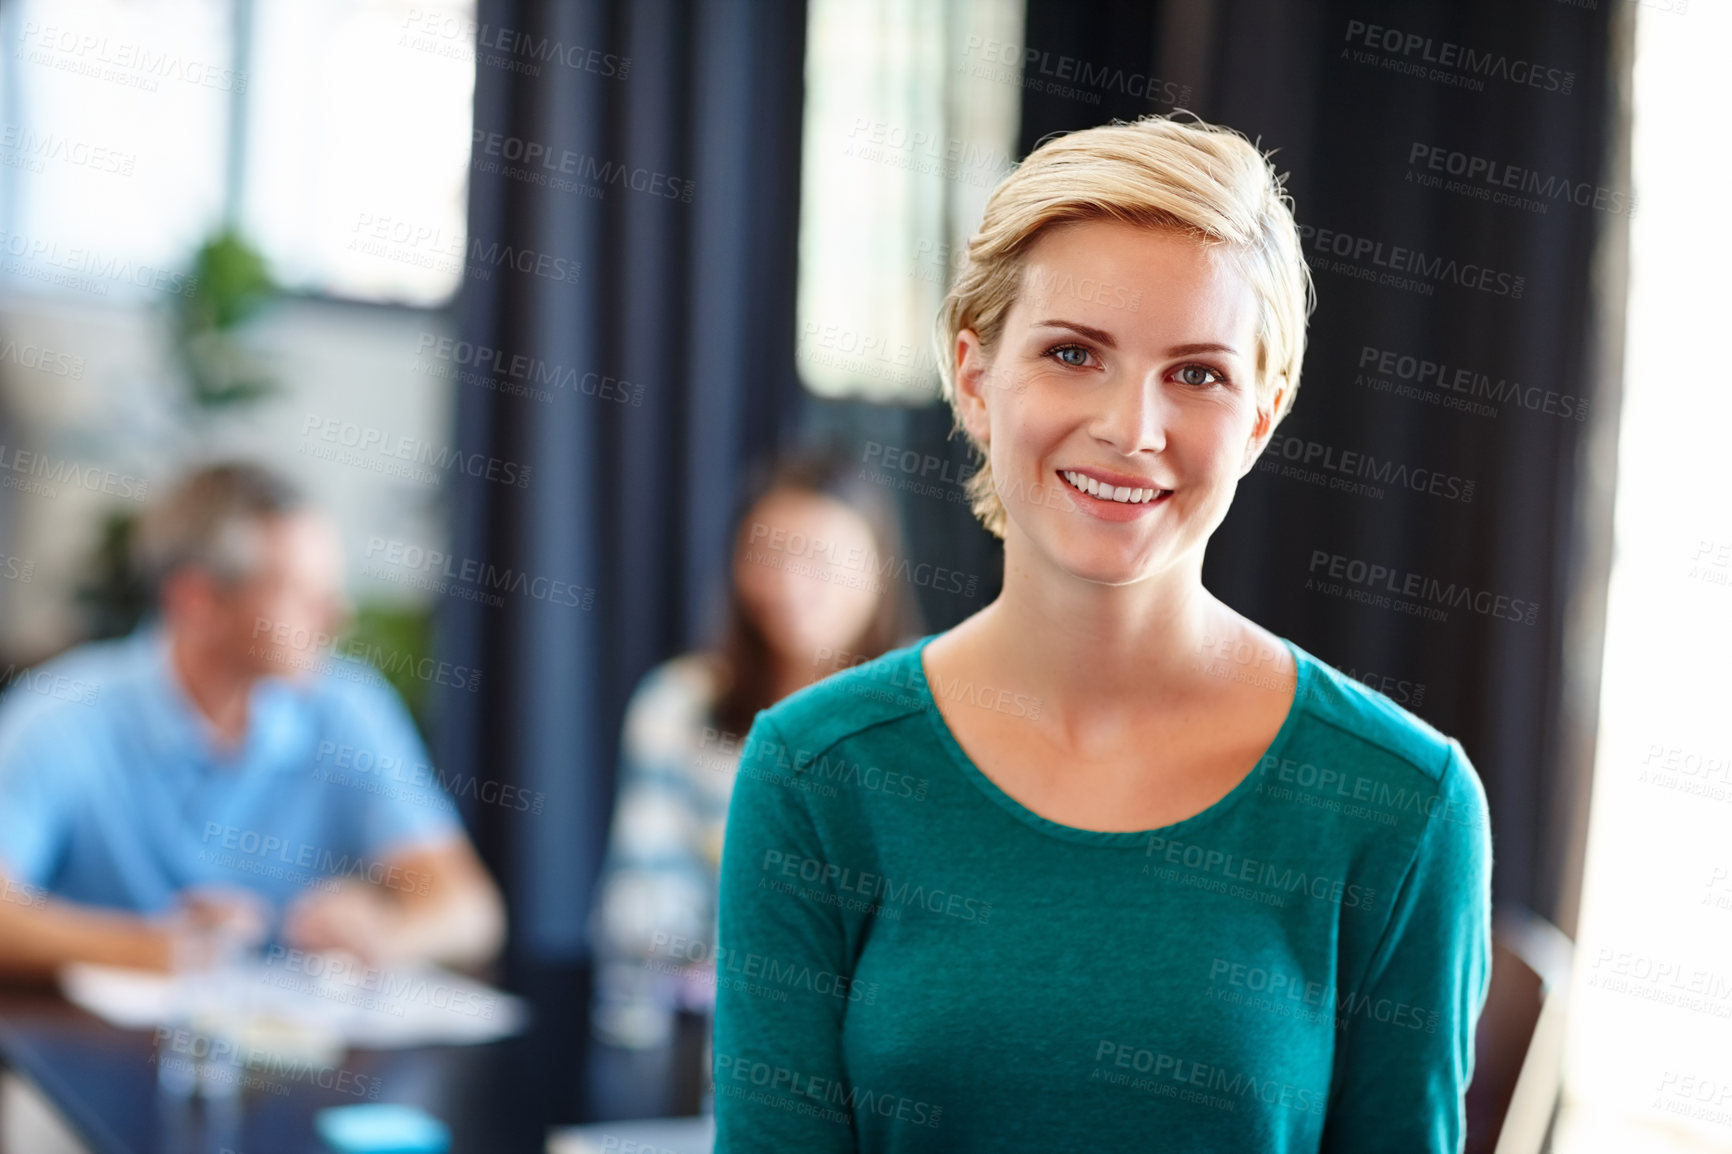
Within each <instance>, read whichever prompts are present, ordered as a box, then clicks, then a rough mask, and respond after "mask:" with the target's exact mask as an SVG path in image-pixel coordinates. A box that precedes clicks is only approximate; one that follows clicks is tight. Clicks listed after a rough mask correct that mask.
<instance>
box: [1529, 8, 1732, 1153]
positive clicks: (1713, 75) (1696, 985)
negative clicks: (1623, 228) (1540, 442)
mask: <svg viewBox="0 0 1732 1154" xmlns="http://www.w3.org/2000/svg"><path fill="white" fill-rule="evenodd" d="M1727 44H1732V9H1728V8H1727V6H1726V5H1724V4H1710V3H1692V4H1689V5H1688V7H1687V8H1686V6H1685V4H1684V3H1683V0H1671V2H1670V3H1645V4H1643V5H1642V6H1641V7H1640V8H1638V10H1637V13H1636V58H1635V95H1634V112H1633V115H1634V132H1635V138H1634V154H1633V166H1634V170H1635V185H1636V190H1637V193H1638V195H1639V207H1638V209H1637V211H1636V213H1635V215H1634V217H1633V218H1632V220H1631V222H1630V223H1631V258H1630V288H1631V291H1630V301H1629V327H1628V340H1627V344H1626V349H1625V353H1626V355H1625V367H1624V390H1625V392H1624V411H1623V418H1622V433H1621V442H1620V446H1619V461H1618V494H1617V509H1616V520H1615V525H1614V528H1615V542H1616V545H1615V550H1614V556H1613V562H1612V577H1611V590H1610V602H1609V608H1608V620H1607V631H1606V659H1605V676H1604V685H1603V692H1602V700H1601V704H1600V733H1599V758H1598V766H1597V768H1596V771H1595V778H1594V796H1593V810H1592V815H1591V819H1590V824H1589V837H1588V846H1587V869H1586V876H1585V879H1584V884H1583V905H1582V914H1581V921H1580V926H1579V930H1578V945H1577V965H1576V974H1575V982H1574V991H1573V994H1572V999H1571V1000H1572V1017H1571V1027H1570V1034H1569V1041H1568V1043H1567V1056H1566V1069H1565V1102H1564V1109H1563V1112H1562V1114H1561V1115H1560V1119H1559V1127H1560V1128H1559V1134H1558V1137H1557V1144H1556V1149H1557V1150H1558V1152H1559V1154H1601V1152H1604V1154H1626V1152H1628V1151H1633V1150H1640V1151H1643V1154H1708V1152H1710V1151H1721V1152H1723V1151H1727V1150H1732V700H1729V699H1732V662H1729V661H1728V657H1727V655H1728V654H1732V499H1729V498H1728V496H1727V493H1728V484H1727V475H1726V464H1725V462H1726V434H1727V430H1728V428H1732V387H1729V386H1728V383H1727V376H1726V371H1725V365H1724V353H1723V351H1722V350H1721V348H1720V346H1719V343H1718V342H1719V340H1720V338H1721V336H1722V335H1723V332H1724V328H1725V325H1726V317H1727V313H1728V310H1729V307H1732V292H1729V291H1728V289H1727V282H1726V272H1725V270H1726V269H1727V268H1729V267H1732V232H1728V230H1727V229H1726V227H1725V224H1724V222H1723V220H1722V219H1721V211H1722V210H1721V208H1720V206H1719V202H1718V195H1717V194H1718V190H1720V189H1724V188H1726V187H1727V186H1728V183H1729V182H1732V163H1729V162H1728V158H1727V150H1726V148H1725V147H1724V146H1723V144H1722V143H1721V142H1719V141H1718V140H1717V139H1716V136H1715V134H1714V133H1713V132H1712V131H1711V129H1712V127H1713V126H1715V125H1718V124H1721V123H1723V122H1724V121H1725V120H1726V119H1727V114H1728V113H1732V100H1729V99H1728V97H1727V95H1726V87H1725V79H1724V77H1725V73H1724V67H1723V59H1722V58H1723V56H1724V54H1725V48H1726V45H1727Z"/></svg>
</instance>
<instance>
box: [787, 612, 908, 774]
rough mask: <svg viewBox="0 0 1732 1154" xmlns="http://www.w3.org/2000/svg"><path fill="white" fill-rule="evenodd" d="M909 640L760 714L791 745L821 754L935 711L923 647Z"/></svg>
mask: <svg viewBox="0 0 1732 1154" xmlns="http://www.w3.org/2000/svg"><path fill="white" fill-rule="evenodd" d="M926 640H928V639H927V638H920V639H914V640H910V641H908V643H906V644H904V645H902V646H899V647H898V648H895V649H891V650H889V651H887V652H885V653H882V654H880V655H879V656H877V657H874V658H872V659H871V660H869V661H862V662H858V663H856V664H853V665H850V666H848V667H846V668H844V669H841V670H838V671H836V672H834V673H831V674H829V675H828V676H826V677H823V678H821V679H820V680H818V681H814V682H813V683H812V684H810V685H807V686H803V687H802V688H800V689H798V690H796V691H794V692H793V693H790V694H789V695H788V696H786V697H784V698H782V700H780V701H778V702H776V703H775V704H774V705H772V706H770V707H769V708H768V709H766V710H764V711H763V712H762V713H761V714H759V715H758V716H759V720H760V721H763V722H767V723H768V724H769V725H770V726H772V727H773V728H774V729H775V730H776V731H777V732H778V733H780V734H781V735H782V737H784V738H786V739H787V740H789V741H793V740H795V739H796V738H798V742H799V744H800V745H801V746H803V747H804V748H808V749H812V750H814V751H820V750H822V749H824V748H828V747H829V746H833V745H835V744H836V743H837V742H839V741H842V740H845V739H846V738H849V737H851V736H853V735H855V734H858V733H861V732H863V731H865V730H869V729H872V728H874V727H877V726H881V725H884V724H887V723H890V722H894V721H897V720H900V719H902V718H905V717H908V716H910V715H915V714H921V713H924V712H925V711H926V710H927V709H929V708H930V707H931V696H930V694H929V693H928V691H927V688H926V679H925V677H924V675H923V674H922V672H921V666H920V648H921V647H922V646H923V645H924V644H925V642H926Z"/></svg>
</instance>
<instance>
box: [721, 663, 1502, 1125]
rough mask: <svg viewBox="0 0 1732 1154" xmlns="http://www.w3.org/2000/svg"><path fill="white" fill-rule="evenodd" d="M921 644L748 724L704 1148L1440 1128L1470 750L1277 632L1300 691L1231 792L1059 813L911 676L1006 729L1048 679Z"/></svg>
mask: <svg viewBox="0 0 1732 1154" xmlns="http://www.w3.org/2000/svg"><path fill="white" fill-rule="evenodd" d="M931 640H932V638H931V637H927V638H925V639H923V640H922V641H920V642H919V643H917V644H916V645H914V646H911V647H909V648H905V649H899V650H895V651H894V652H891V653H888V654H885V655H884V656H883V657H881V658H879V659H877V660H875V661H872V662H870V663H867V664H865V665H860V666H856V667H855V668H853V669H850V670H848V671H846V672H844V673H841V674H838V675H836V676H833V677H830V678H827V679H826V680H824V681H822V682H820V683H818V684H816V685H813V686H809V687H807V688H806V689H803V690H801V691H800V692H798V693H796V694H794V695H792V696H791V697H789V698H787V699H785V700H783V701H781V702H779V703H777V704H776V705H775V706H773V707H772V708H770V709H767V710H765V711H763V712H762V713H760V714H759V715H758V716H757V719H756V721H755V723H754V724H753V726H752V730H751V732H750V734H748V735H747V738H746V740H745V742H744V745H743V748H742V750H741V761H740V769H739V775H738V777H737V779H736V781H735V785H734V793H733V798H732V802H731V804H730V809H729V813H728V822H727V834H726V844H725V849H724V851H723V855H722V877H721V910H720V945H719V947H718V949H717V950H716V956H715V961H716V984H717V1006H716V1023H715V1036H714V1059H713V1060H714V1075H715V1092H716V1097H715V1105H716V1130H717V1139H716V1147H715V1149H716V1150H717V1152H718V1154H722V1152H727V1151H737V1152H746V1151H752V1152H759V1151H773V1152H778V1154H779V1152H783V1151H786V1152H789V1154H820V1152H827V1151H835V1152H841V1151H862V1152H864V1151H873V1152H877V1151H885V1152H892V1151H893V1152H895V1154H914V1152H916V1151H920V1152H925V1151H935V1152H936V1151H944V1152H947V1154H950V1152H955V1151H975V1150H978V1151H993V1152H1003V1151H1031V1152H1032V1151H1041V1152H1043V1154H1044V1152H1048V1151H1055V1150H1115V1151H1116V1150H1156V1149H1158V1150H1162V1151H1193V1150H1194V1151H1207V1152H1209V1154H1226V1152H1229V1151H1247V1152H1255V1154H1281V1152H1297V1151H1319V1150H1321V1151H1401V1152H1402V1154H1417V1152H1421V1151H1451V1152H1454V1151H1459V1150H1460V1149H1461V1147H1462V1143H1463V1131H1464V1124H1465V1123H1464V1109H1463V1093H1464V1091H1465V1090H1466V1087H1467V1084H1468V1080H1469V1078H1470V1077H1471V1075H1472V1073H1473V1033H1474V1025H1475V1023H1476V1021H1477V1019H1478V1017H1479V1013H1480V1011H1481V1009H1482V1008H1483V1007H1484V1005H1485V996H1486V990H1487V983H1488V982H1489V980H1490V975H1491V889H1490V877H1491V839H1490V832H1489V825H1488V822H1487V818H1486V804H1485V793H1484V790H1483V788H1482V787H1481V785H1480V782H1479V778H1478V776H1477V775H1476V774H1475V772H1474V769H1473V766H1472V765H1471V764H1470V763H1469V761H1468V758H1467V755H1466V754H1465V753H1464V752H1463V750H1462V747H1461V745H1460V743H1459V742H1457V741H1456V740H1455V739H1454V738H1448V737H1445V736H1444V735H1443V734H1441V733H1439V732H1438V731H1437V730H1435V729H1433V728H1432V727H1431V726H1429V725H1427V724H1426V723H1425V722H1424V721H1422V720H1420V719H1419V718H1417V717H1415V716H1413V715H1412V714H1410V713H1408V712H1407V711H1405V710H1404V709H1402V708H1401V707H1400V706H1398V705H1396V704H1395V703H1394V702H1392V701H1390V700H1389V699H1388V698H1386V697H1384V696H1382V695H1381V694H1379V693H1377V692H1375V691H1374V690H1371V689H1369V688H1367V687H1365V686H1363V685H1361V684H1359V683H1358V682H1356V681H1354V680H1352V679H1350V678H1348V677H1347V676H1345V675H1343V674H1341V673H1339V672H1338V671H1336V670H1335V669H1333V668H1332V667H1330V666H1329V665H1327V664H1325V663H1323V662H1321V661H1319V660H1317V659H1316V658H1315V657H1313V656H1311V655H1310V654H1309V653H1307V652H1305V651H1304V650H1303V649H1301V648H1299V647H1298V646H1297V645H1294V644H1293V643H1292V642H1288V643H1287V645H1288V647H1289V649H1290V650H1291V651H1292V653H1293V656H1294V659H1295V661H1296V662H1297V665H1298V684H1297V686H1296V691H1295V698H1294V704H1293V706H1292V709H1291V710H1290V711H1289V713H1288V715H1287V717H1286V719H1285V721H1284V722H1283V723H1282V726H1281V729H1280V731H1279V732H1278V733H1277V734H1276V736H1275V739H1274V741H1273V742H1272V743H1271V745H1270V746H1269V749H1268V751H1267V752H1266V753H1265V754H1264V755H1263V757H1262V758H1261V759H1260V760H1259V761H1258V763H1257V765H1256V766H1254V767H1250V769H1249V772H1248V775H1247V776H1246V777H1245V778H1244V779H1243V780H1242V781H1240V782H1239V784H1238V785H1236V786H1235V787H1234V788H1233V789H1232V791H1231V792H1229V793H1228V794H1227V795H1226V796H1225V797H1223V798H1221V799H1220V800H1219V801H1217V802H1216V803H1215V804H1213V805H1211V806H1209V807H1208V808H1207V809H1205V810H1203V811H1202V812H1201V813H1198V814H1196V815H1194V816H1192V817H1189V818H1187V819H1185V820H1184V821H1181V822H1177V823H1175V824H1172V825H1168V826H1163V827H1161V828H1159V829H1154V830H1145V831H1140V832H1101V831H1094V830H1084V829H1078V828H1075V827H1072V826H1067V825H1061V824H1059V823H1058V822H1054V821H1049V820H1047V819H1046V818H1043V817H1041V816H1039V815H1038V814H1036V813H1034V812H1033V811H1031V810H1029V809H1027V808H1025V807H1024V806H1022V805H1021V804H1019V803H1018V802H1016V801H1015V800H1013V799H1012V798H1011V797H1010V796H1009V795H1008V794H1006V793H1005V792H1004V791H1003V790H1001V789H999V788H998V787H997V786H996V785H994V784H993V782H992V781H991V779H989V778H988V777H987V776H986V775H984V774H983V773H981V772H980V770H979V769H978V768H977V767H976V766H975V765H974V764H973V763H972V762H971V761H970V760H969V758H968V755H967V754H965V753H964V752H963V750H962V748H961V746H960V745H958V744H957V742H956V739H955V737H954V736H953V735H952V734H951V732H950V729H949V727H948V726H947V724H946V723H945V721H944V718H943V716H942V715H941V714H940V712H939V711H938V708H937V705H936V704H935V701H934V694H935V693H936V694H938V695H939V696H941V697H943V698H944V699H945V701H946V703H947V705H948V704H949V703H952V702H954V703H956V704H955V706H954V708H984V709H993V710H995V711H997V712H999V713H1000V714H1002V715H1003V724H1005V725H1007V726H1014V725H1022V724H1028V721H1027V720H1026V719H1027V718H1029V717H1030V716H1031V715H1033V714H1034V713H1036V712H1037V711H1038V708H1039V703H1038V702H1037V701H1034V700H1032V699H1030V698H1028V697H1026V696H1022V695H1018V694H1013V693H1010V692H1008V691H1002V690H1000V689H998V688H996V687H992V686H985V685H981V686H975V685H972V684H968V683H961V684H956V683H952V684H936V685H929V684H928V683H927V681H926V678H925V677H924V676H923V675H922V666H921V664H920V653H921V651H922V650H923V649H924V648H925V647H926V645H927V644H928V643H929V642H930V641H931ZM1217 671H1219V670H1217ZM1226 672H1227V673H1228V674H1229V675H1230V674H1231V673H1232V672H1233V671H1232V670H1231V669H1229V670H1227V671H1226Z"/></svg>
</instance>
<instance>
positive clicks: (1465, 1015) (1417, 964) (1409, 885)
mask: <svg viewBox="0 0 1732 1154" xmlns="http://www.w3.org/2000/svg"><path fill="white" fill-rule="evenodd" d="M1449 747H1450V751H1449V759H1448V761H1447V762H1446V763H1445V765H1444V768H1443V773H1442V775H1441V777H1440V779H1439V783H1438V796H1437V804H1436V806H1435V807H1434V808H1433V810H1432V812H1431V814H1430V815H1429V817H1428V819H1427V825H1426V828H1425V830H1424V832H1423V833H1422V834H1421V836H1420V839H1419V843H1418V846H1417V848H1416V849H1415V851H1414V854H1413V860H1412V862H1411V863H1410V865H1409V866H1408V869H1407V873H1406V876H1405V877H1404V878H1403V880H1402V882H1401V884H1400V887H1399V889H1398V890H1397V892H1396V897H1395V899H1394V901H1393V903H1392V904H1391V907H1390V916H1389V923H1388V925H1387V926H1386V927H1385V930H1384V933H1383V936H1382V938H1381V939H1380V941H1379V942H1378V945H1377V947H1376V949H1375V950H1374V951H1373V953H1372V956H1371V960H1370V963H1369V964H1368V966H1367V967H1366V971H1365V973H1364V975H1363V977H1362V978H1361V979H1360V980H1359V981H1357V982H1356V983H1355V984H1353V985H1352V986H1351V987H1350V988H1345V989H1342V990H1339V991H1338V992H1337V1011H1336V1012H1337V1017H1338V1020H1340V1021H1343V1022H1345V1028H1344V1029H1343V1030H1342V1031H1341V1033H1340V1034H1339V1035H1338V1043H1337V1047H1336V1055H1335V1070H1334V1079H1333V1083H1332V1086H1331V1092H1330V1101H1329V1109H1328V1114H1327V1117H1326V1120H1325V1124H1324V1133H1323V1143H1322V1150H1323V1151H1325V1152H1327V1154H1360V1152H1371V1151H1382V1150H1403V1151H1413V1152H1416V1154H1417V1152H1425V1154H1457V1152H1458V1151H1460V1150H1461V1149H1462V1147H1463V1144H1464V1142H1465V1139H1466V1108H1465V1095H1466V1092H1467V1087H1468V1083H1469V1081H1470V1080H1471V1079H1472V1077H1473V1041H1474V1029H1475V1027H1476V1025H1477V1024H1478V1021H1479V1015H1480V1012H1481V1011H1482V1010H1483V1009H1484V1008H1485V1000H1486V995H1487V993H1488V992H1489V989H1490V982H1491V859H1492V847H1491V830H1490V824H1489V821H1488V819H1487V809H1486V802H1485V791H1484V787H1483V786H1482V785H1481V784H1480V780H1479V776H1478V775H1477V774H1476V773H1475V772H1474V769H1473V766H1472V764H1471V763H1470V762H1469V761H1468V758H1467V755H1466V753H1465V752H1464V751H1463V750H1462V748H1461V746H1460V743H1459V742H1457V741H1455V740H1454V739H1453V738H1452V739H1450V742H1449ZM1348 978H1349V975H1345V974H1344V975H1342V980H1343V983H1344V984H1345V983H1346V982H1347V980H1348Z"/></svg>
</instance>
